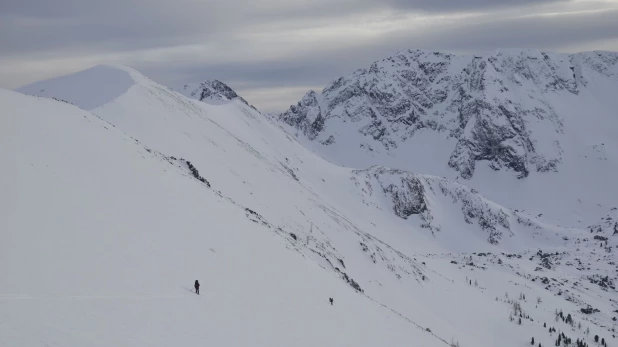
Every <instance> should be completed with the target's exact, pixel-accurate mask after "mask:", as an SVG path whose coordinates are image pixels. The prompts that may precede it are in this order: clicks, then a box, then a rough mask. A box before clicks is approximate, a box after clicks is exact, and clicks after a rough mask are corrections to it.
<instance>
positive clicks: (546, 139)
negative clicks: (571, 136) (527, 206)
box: [278, 50, 618, 178]
mask: <svg viewBox="0 0 618 347" xmlns="http://www.w3.org/2000/svg"><path fill="white" fill-rule="evenodd" d="M596 78H602V79H605V80H607V81H608V83H610V84H613V85H615V86H617V87H618V53H612V52H588V53H579V54H573V55H561V54H553V53H546V52H541V51H537V50H504V51H496V52H491V53H487V54H484V55H478V56H457V55H453V54H446V53H438V52H427V51H418V50H417V51H403V52H399V53H397V54H395V55H393V56H391V57H389V58H386V59H384V60H382V61H378V62H375V63H373V64H372V65H371V66H370V67H369V68H368V69H360V70H357V71H356V72H354V73H352V74H351V75H349V76H346V77H340V78H338V79H336V80H335V81H333V82H332V83H331V84H329V85H328V86H326V88H324V90H323V91H322V92H321V93H317V92H315V91H310V92H308V93H307V94H306V95H305V96H304V97H303V99H302V100H301V101H300V102H298V104H296V105H293V106H291V107H290V108H289V109H288V110H287V111H286V112H284V113H282V114H280V115H279V116H278V119H279V120H280V121H281V122H283V123H285V124H286V125H287V126H288V127H289V129H291V130H292V132H294V133H296V135H297V136H299V137H306V138H307V139H308V140H310V141H312V142H314V143H316V145H318V144H319V146H324V147H327V146H330V145H332V144H333V143H342V142H343V143H346V145H347V147H348V148H354V147H356V148H361V149H363V150H364V151H373V149H375V148H381V149H382V150H383V151H385V152H392V151H393V150H395V149H396V148H397V147H398V146H401V145H402V144H404V143H405V142H406V141H408V140H409V139H411V138H413V137H414V136H415V135H416V134H417V133H419V132H420V131H432V132H436V133H438V134H440V135H441V136H444V137H446V138H449V139H453V140H454V141H453V143H455V145H454V147H453V148H452V151H451V154H450V157H448V158H437V160H442V161H444V162H445V163H447V164H448V166H449V167H450V168H452V169H454V170H456V171H458V172H459V175H460V176H461V177H463V178H471V177H472V176H473V175H474V172H475V166H476V165H477V163H478V162H479V161H486V162H487V163H488V165H489V166H490V167H491V168H492V169H494V170H510V171H512V172H513V173H514V174H515V175H516V176H517V177H518V178H523V177H526V176H528V174H529V173H530V172H535V171H536V172H547V171H556V170H558V169H559V167H560V164H561V162H562V154H563V148H562V146H561V138H562V134H563V122H564V119H563V116H562V115H561V114H559V113H558V112H557V111H556V107H555V106H556V104H555V102H556V100H559V99H560V98H568V99H573V98H578V95H579V93H580V91H581V89H582V88H586V87H587V86H588V85H589V84H590V83H596V82H595V81H594V79H596ZM343 123H346V124H343ZM345 127H352V128H353V132H356V133H357V134H358V135H360V136H344V135H341V134H343V133H348V134H349V129H348V131H342V129H343V128H345ZM359 139H360V140H359ZM324 150H325V151H328V149H327V148H325V149H324Z"/></svg>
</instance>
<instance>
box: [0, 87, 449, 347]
mask: <svg viewBox="0 0 618 347" xmlns="http://www.w3.org/2000/svg"><path fill="white" fill-rule="evenodd" d="M0 100H1V102H0V104H1V105H2V110H3V114H4V115H5V116H4V117H2V119H1V122H2V126H0V129H1V131H2V136H1V137H0V138H1V139H2V140H1V141H2V146H0V148H1V150H2V156H3V158H5V161H4V162H5V164H6V166H5V167H4V175H3V178H4V179H3V180H2V181H1V182H2V183H0V184H1V185H2V188H1V190H2V192H3V194H2V197H3V198H2V199H0V204H1V205H0V206H1V210H2V218H1V220H2V240H3V242H2V243H0V250H1V252H0V254H2V261H1V262H0V323H1V324H0V343H1V344H2V345H6V346H31V345H37V344H43V345H59V346H60V345H80V346H85V345H87V346H110V345H116V346H169V345H195V344H196V343H204V341H207V342H208V343H211V344H215V345H228V346H236V345H238V346H245V345H252V346H285V345H290V344H294V345H297V346H315V345H326V346H341V345H360V346H363V345H367V346H370V345H376V344H382V345H393V346H395V345H402V344H405V343H407V342H408V341H416V342H417V343H419V344H421V345H425V346H443V345H444V343H443V342H442V341H440V340H438V339H436V338H435V337H433V336H432V335H431V334H429V333H427V332H423V331H422V330H420V329H417V328H416V327H414V326H413V325H412V324H411V323H410V322H408V321H406V320H405V319H402V318H401V317H399V316H397V315H396V314H394V313H393V312H391V311H390V310H388V309H386V308H384V307H382V306H380V305H379V304H377V303H375V302H372V301H371V300H368V299H367V298H365V297H364V296H362V295H358V294H355V293H354V291H353V290H351V289H349V287H348V286H347V285H345V284H344V283H343V282H341V281H340V280H338V279H337V277H336V276H333V275H332V274H331V273H329V272H325V271H322V270H321V269H320V268H319V267H316V266H315V265H314V264H313V263H312V262H310V261H307V260H306V259H303V257H301V256H300V255H299V254H298V253H296V252H293V251H290V250H289V249H286V247H285V245H286V244H291V243H292V242H286V241H285V240H283V239H281V238H278V237H274V234H273V233H271V232H269V231H268V228H266V227H265V226H263V225H261V224H256V223H253V222H252V221H251V220H250V219H249V218H247V217H246V211H245V210H244V209H242V208H240V207H238V206H236V205H235V204H233V203H231V202H229V201H228V200H227V199H226V198H225V197H222V196H221V195H220V194H217V192H215V191H213V190H211V189H209V188H208V187H207V186H206V185H205V184H203V183H201V182H199V181H198V180H196V179H194V178H193V177H192V176H191V175H190V174H188V173H187V171H186V170H185V169H181V168H180V167H177V166H176V165H175V161H174V160H172V159H169V158H168V157H166V156H164V155H161V154H158V153H156V151H154V150H152V149H149V148H147V147H145V146H144V145H142V144H141V143H139V142H137V141H136V140H134V139H132V138H130V137H129V136H126V135H124V134H122V133H121V132H120V131H118V130H116V129H114V128H113V127H112V126H110V125H109V124H108V123H106V122H104V121H101V120H100V119H98V118H97V117H95V116H93V115H92V114H89V113H87V112H84V111H81V110H79V109H77V108H75V107H72V106H70V105H66V104H64V103H60V102H55V101H52V100H44V99H38V100H37V99H35V98H32V97H27V96H23V95H20V94H17V93H13V92H8V91H0ZM7 170H8V171H7ZM195 278H198V279H200V280H201V282H202V285H203V287H202V294H203V295H201V296H199V297H197V296H195V294H192V293H191V289H190V288H191V285H192V282H193V280H194V279H195ZM265 279H268V280H265ZM329 296H332V297H335V298H336V301H335V304H336V306H334V307H330V305H328V301H327V299H328V297H329ZM239 331H242V333H238V332H239Z"/></svg>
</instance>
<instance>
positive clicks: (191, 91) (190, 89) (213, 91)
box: [175, 80, 249, 105]
mask: <svg viewBox="0 0 618 347" xmlns="http://www.w3.org/2000/svg"><path fill="white" fill-rule="evenodd" d="M175 90H176V91H177V92H179V93H180V94H182V95H184V96H186V97H188V98H191V99H195V100H198V101H203V102H207V103H210V104H214V105H218V104H224V103H228V102H230V101H232V100H235V99H238V100H240V101H241V102H242V103H244V104H246V105H249V103H248V102H247V101H246V100H245V99H243V98H242V97H241V96H239V95H238V94H236V92H235V91H234V90H233V89H232V88H230V87H228V86H227V84H225V83H223V82H221V81H219V80H213V81H203V82H200V83H191V84H185V85H184V86H183V87H182V88H178V89H175Z"/></svg>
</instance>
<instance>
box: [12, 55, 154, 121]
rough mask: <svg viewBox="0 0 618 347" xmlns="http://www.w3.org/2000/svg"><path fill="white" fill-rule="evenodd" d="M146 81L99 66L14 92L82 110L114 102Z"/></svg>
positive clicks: (133, 73) (132, 72)
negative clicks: (68, 104) (69, 104)
mask: <svg viewBox="0 0 618 347" xmlns="http://www.w3.org/2000/svg"><path fill="white" fill-rule="evenodd" d="M147 80H148V79H147V78H146V77H144V76H143V75H142V74H140V73H139V72H137V71H136V70H133V69H131V68H129V67H126V66H121V65H107V64H102V65H95V66H93V67H91V68H88V69H86V70H82V71H79V72H75V73H73V74H69V75H64V76H60V77H55V78H51V79H48V80H45V81H39V82H35V83H32V84H29V85H27V86H24V87H21V88H18V89H17V90H16V91H18V92H20V93H23V94H28V95H34V96H42V97H48V98H55V99H59V100H63V101H67V102H70V103H72V104H74V105H76V106H78V107H80V108H82V109H84V110H93V109H95V108H98V107H100V106H103V105H104V104H107V103H108V102H110V101H112V100H115V99H116V98H118V97H119V96H121V95H123V94H124V93H125V92H126V91H127V90H128V89H129V88H131V87H132V86H133V85H135V84H138V83H141V82H143V81H147Z"/></svg>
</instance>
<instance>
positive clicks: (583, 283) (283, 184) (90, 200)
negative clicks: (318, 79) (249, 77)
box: [0, 66, 618, 347]
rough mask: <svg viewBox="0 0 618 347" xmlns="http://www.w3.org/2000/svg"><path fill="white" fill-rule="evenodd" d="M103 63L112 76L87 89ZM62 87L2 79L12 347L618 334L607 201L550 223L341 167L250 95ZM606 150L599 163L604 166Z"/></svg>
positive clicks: (449, 188)
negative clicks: (14, 85) (197, 286)
mask: <svg viewBox="0 0 618 347" xmlns="http://www.w3.org/2000/svg"><path fill="white" fill-rule="evenodd" d="M100 75H104V76H113V75H115V76H118V79H119V80H118V81H116V80H106V82H107V84H106V85H107V86H108V88H109V89H108V90H106V93H103V94H97V95H90V94H88V93H82V91H83V90H88V89H89V88H94V87H93V86H98V85H100V83H98V81H99V80H100V79H101V78H103V77H98V76H100ZM84 76H89V77H88V78H85V77H84ZM55 81H56V82H54V80H52V81H46V82H42V83H41V84H44V85H45V88H41V84H34V85H32V86H29V87H25V88H24V90H26V91H27V90H32V91H35V92H33V94H41V93H40V91H41V89H44V94H41V95H44V96H46V97H49V98H55V99H57V100H62V101H65V102H60V101H57V100H56V101H54V100H47V99H44V98H33V97H28V96H24V95H20V94H17V93H13V92H7V91H0V107H1V108H2V112H3V114H6V115H8V116H7V117H2V119H1V121H2V122H3V123H2V124H1V125H2V126H0V131H2V136H0V139H1V140H0V141H2V146H0V150H2V155H3V157H4V158H5V163H7V167H8V168H9V175H8V176H7V178H6V179H4V180H1V181H0V191H2V192H5V194H2V195H1V196H0V203H1V204H2V208H1V209H0V211H2V213H3V214H2V215H1V216H0V220H2V221H3V222H4V223H6V227H4V228H2V232H5V233H7V235H8V237H6V239H8V240H9V242H2V243H0V254H2V261H1V262H0V290H1V291H0V320H1V321H2V323H3V324H1V325H0V343H1V344H6V345H15V344H16V343H15V341H19V344H28V345H32V344H35V343H40V341H52V342H53V343H56V344H58V345H62V344H65V345H93V346H96V345H100V346H109V345H132V346H136V345H137V346H140V345H144V346H146V345H148V346H166V345H176V344H180V345H185V344H187V345H188V344H196V343H203V342H204V341H209V342H213V343H214V344H217V345H256V346H283V345H286V346H287V345H297V346H316V345H320V346H343V345H354V346H375V345H384V346H402V345H409V344H410V343H411V342H412V343H415V344H418V345H423V346H429V347H431V346H448V345H453V344H455V342H456V341H460V342H461V345H462V346H471V345H475V346H487V347H493V346H498V345H500V346H513V347H515V346H521V345H522V344H529V343H530V338H531V337H534V338H535V341H537V343H542V345H543V346H549V345H551V344H552V343H554V342H555V340H556V338H557V333H553V332H552V333H550V332H549V331H548V330H549V328H551V327H555V328H556V329H558V332H565V333H566V334H567V335H568V336H569V337H571V338H573V340H575V338H581V339H584V340H585V341H588V342H589V344H592V342H591V341H592V339H593V336H594V335H595V334H599V335H600V336H603V337H605V338H606V339H609V338H611V336H612V334H613V332H612V322H613V320H612V319H614V318H615V317H616V316H615V313H614V312H613V311H614V310H617V309H618V306H617V303H616V301H615V296H616V290H615V283H616V281H618V277H617V276H616V273H615V247H616V246H617V245H618V243H617V240H618V239H617V238H616V236H613V234H612V233H611V226H610V225H609V224H608V223H611V219H612V218H614V219H615V218H616V216H612V215H611V213H614V211H612V210H611V209H609V207H607V206H605V211H604V214H603V215H604V217H603V219H601V218H597V219H594V220H590V221H587V220H586V221H585V224H584V225H583V226H581V227H579V226H575V225H571V224H561V225H562V226H557V225H555V224H552V223H550V222H548V221H547V220H546V219H545V216H543V215H541V214H540V213H538V212H537V211H535V210H534V209H526V210H520V209H518V210H514V209H511V208H509V207H506V206H504V205H503V204H499V203H497V202H496V201H492V199H490V198H488V197H486V196H485V195H484V194H481V192H479V190H477V189H473V188H471V187H469V186H467V185H466V184H465V183H467V182H469V181H456V180H454V179H450V178H444V177H439V176H432V175H427V174H422V173H417V172H413V171H406V170H403V169H392V168H387V167H384V166H367V167H363V166H359V167H357V168H349V167H343V166H339V165H335V164H333V163H331V162H328V161H326V160H324V159H323V158H321V157H320V156H317V155H315V154H314V153H313V152H312V151H311V150H309V149H307V148H306V147H304V146H303V144H301V143H300V142H299V141H298V140H297V139H296V138H294V137H293V136H291V135H289V134H288V133H287V132H286V131H284V129H283V128H282V127H281V126H280V124H279V123H277V122H276V121H273V120H271V119H270V118H269V117H265V116H263V115H262V114H260V113H259V112H257V111H256V110H255V109H253V108H251V107H249V106H247V105H246V104H244V103H242V102H227V103H221V104H215V103H209V102H200V101H198V100H194V99H193V98H187V97H185V96H183V95H181V94H179V93H177V92H174V91H173V90H171V89H169V88H167V87H164V86H161V85H158V84H156V83H154V82H153V81H151V80H149V79H148V78H146V77H144V76H141V75H140V74H139V73H138V72H136V71H134V70H131V69H128V68H123V67H109V66H105V67H97V68H96V70H94V71H92V70H86V71H84V72H82V73H79V74H75V75H70V76H65V77H63V78H60V79H57V80H55ZM57 81H61V82H62V83H59V82H57ZM122 81H125V82H127V83H124V82H123V83H121V82H122ZM114 86H119V87H118V88H115V87H114ZM103 96H105V97H103ZM69 104H73V105H77V106H79V107H81V108H82V109H81V110H80V109H79V108H78V107H75V106H73V105H69ZM84 109H88V110H89V112H87V111H84ZM566 128H567V127H566V125H565V129H566ZM416 136H418V134H417V135H415V137H416ZM595 136H598V134H596V135H595ZM301 141H302V138H301ZM606 145H607V146H608V147H599V148H596V147H595V148H596V149H594V150H592V149H591V150H590V152H585V153H588V154H586V156H590V157H593V154H594V160H595V162H596V161H598V162H599V163H605V162H606V161H610V160H605V161H603V160H600V159H598V158H599V157H601V156H604V157H608V158H611V155H612V154H613V152H612V147H611V142H609V141H608V142H607V143H606ZM7 160H8V161H7ZM445 165H446V164H445ZM591 167H592V166H591ZM600 168H603V167H602V166H600ZM478 171H479V170H478V168H477V170H476V171H475V174H474V176H475V177H476V176H478ZM508 172H509V174H510V173H512V171H508ZM615 172H617V171H611V170H610V171H608V172H607V175H612V174H615ZM533 176H534V175H532V174H530V175H529V177H527V178H525V181H526V182H527V181H530V180H533V179H534V177H533ZM509 178H513V179H514V181H515V182H522V181H524V180H517V179H516V178H514V177H509ZM567 178H569V177H568V176H564V177H563V179H567ZM470 182H472V180H471V181H470ZM531 182H533V183H534V181H531ZM539 182H540V183H545V182H543V181H539ZM462 183H464V184H462ZM574 189H575V188H574ZM606 189H608V190H610V191H611V190H612V189H613V188H612V187H606ZM608 200H609V201H610V202H612V201H613V202H614V203H615V202H616V199H615V197H614V198H613V200H612V199H610V198H608ZM586 203H588V202H587V201H586ZM563 207H564V205H561V204H558V206H556V207H555V209H556V210H559V209H563ZM599 209H600V208H599ZM562 213H563V214H566V213H568V212H565V211H564V210H563V211H562ZM607 213H610V215H606V214H607ZM33 214H35V215H36V217H37V218H32V215H33ZM608 218H609V219H608ZM3 236H4V235H3ZM596 236H599V237H604V238H607V239H606V240H604V242H605V244H603V245H602V246H601V245H600V242H601V241H603V240H600V239H599V238H595V237H596ZM3 239H5V238H4V237H3ZM33 240H35V241H33ZM601 247H602V248H601ZM59 255H62V256H59ZM196 278H198V279H200V281H201V282H202V294H203V295H202V296H200V297H199V298H196V297H195V295H192V294H191V293H189V291H190V290H189V289H188V288H187V287H189V286H190V285H191V284H192V283H193V281H194V280H195V279H196ZM39 283H44V284H45V292H46V293H50V294H49V295H47V296H45V295H42V294H41V293H40V292H39V291H37V290H38V289H39ZM505 294H506V295H505ZM329 297H332V298H334V306H330V304H329V302H328V298H329ZM526 297H527V298H528V299H526ZM462 298H463V299H462ZM516 304H517V305H516ZM514 307H519V308H518V309H514ZM589 307H590V308H591V309H590V310H588V308H589ZM582 309H584V310H585V311H586V312H589V313H586V312H583V311H582ZM594 309H598V310H599V312H596V311H594ZM555 310H561V311H563V312H564V317H565V318H564V319H562V318H556V317H555V315H554V312H555ZM3 313H6V314H5V316H3V315H2V314H3ZM567 314H570V315H572V316H573V318H574V320H575V322H578V323H581V324H582V327H581V328H578V327H577V324H576V325H575V327H572V326H571V325H570V323H569V322H567V321H565V320H566V315H567ZM509 315H511V316H514V319H513V320H509ZM59 316H61V317H62V318H63V319H58V317H59ZM520 316H521V317H520ZM519 318H521V320H519ZM519 322H521V324H519ZM26 323H27V324H26ZM544 323H546V325H547V326H544ZM586 328H589V329H590V331H591V333H590V334H586ZM571 329H573V330H571ZM75 330H78V331H80V332H83V333H80V334H79V335H76V334H74V333H73V331H75ZM238 331H242V332H243V334H238ZM298 336H303V338H302V339H299V338H298ZM451 342H453V343H451Z"/></svg>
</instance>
